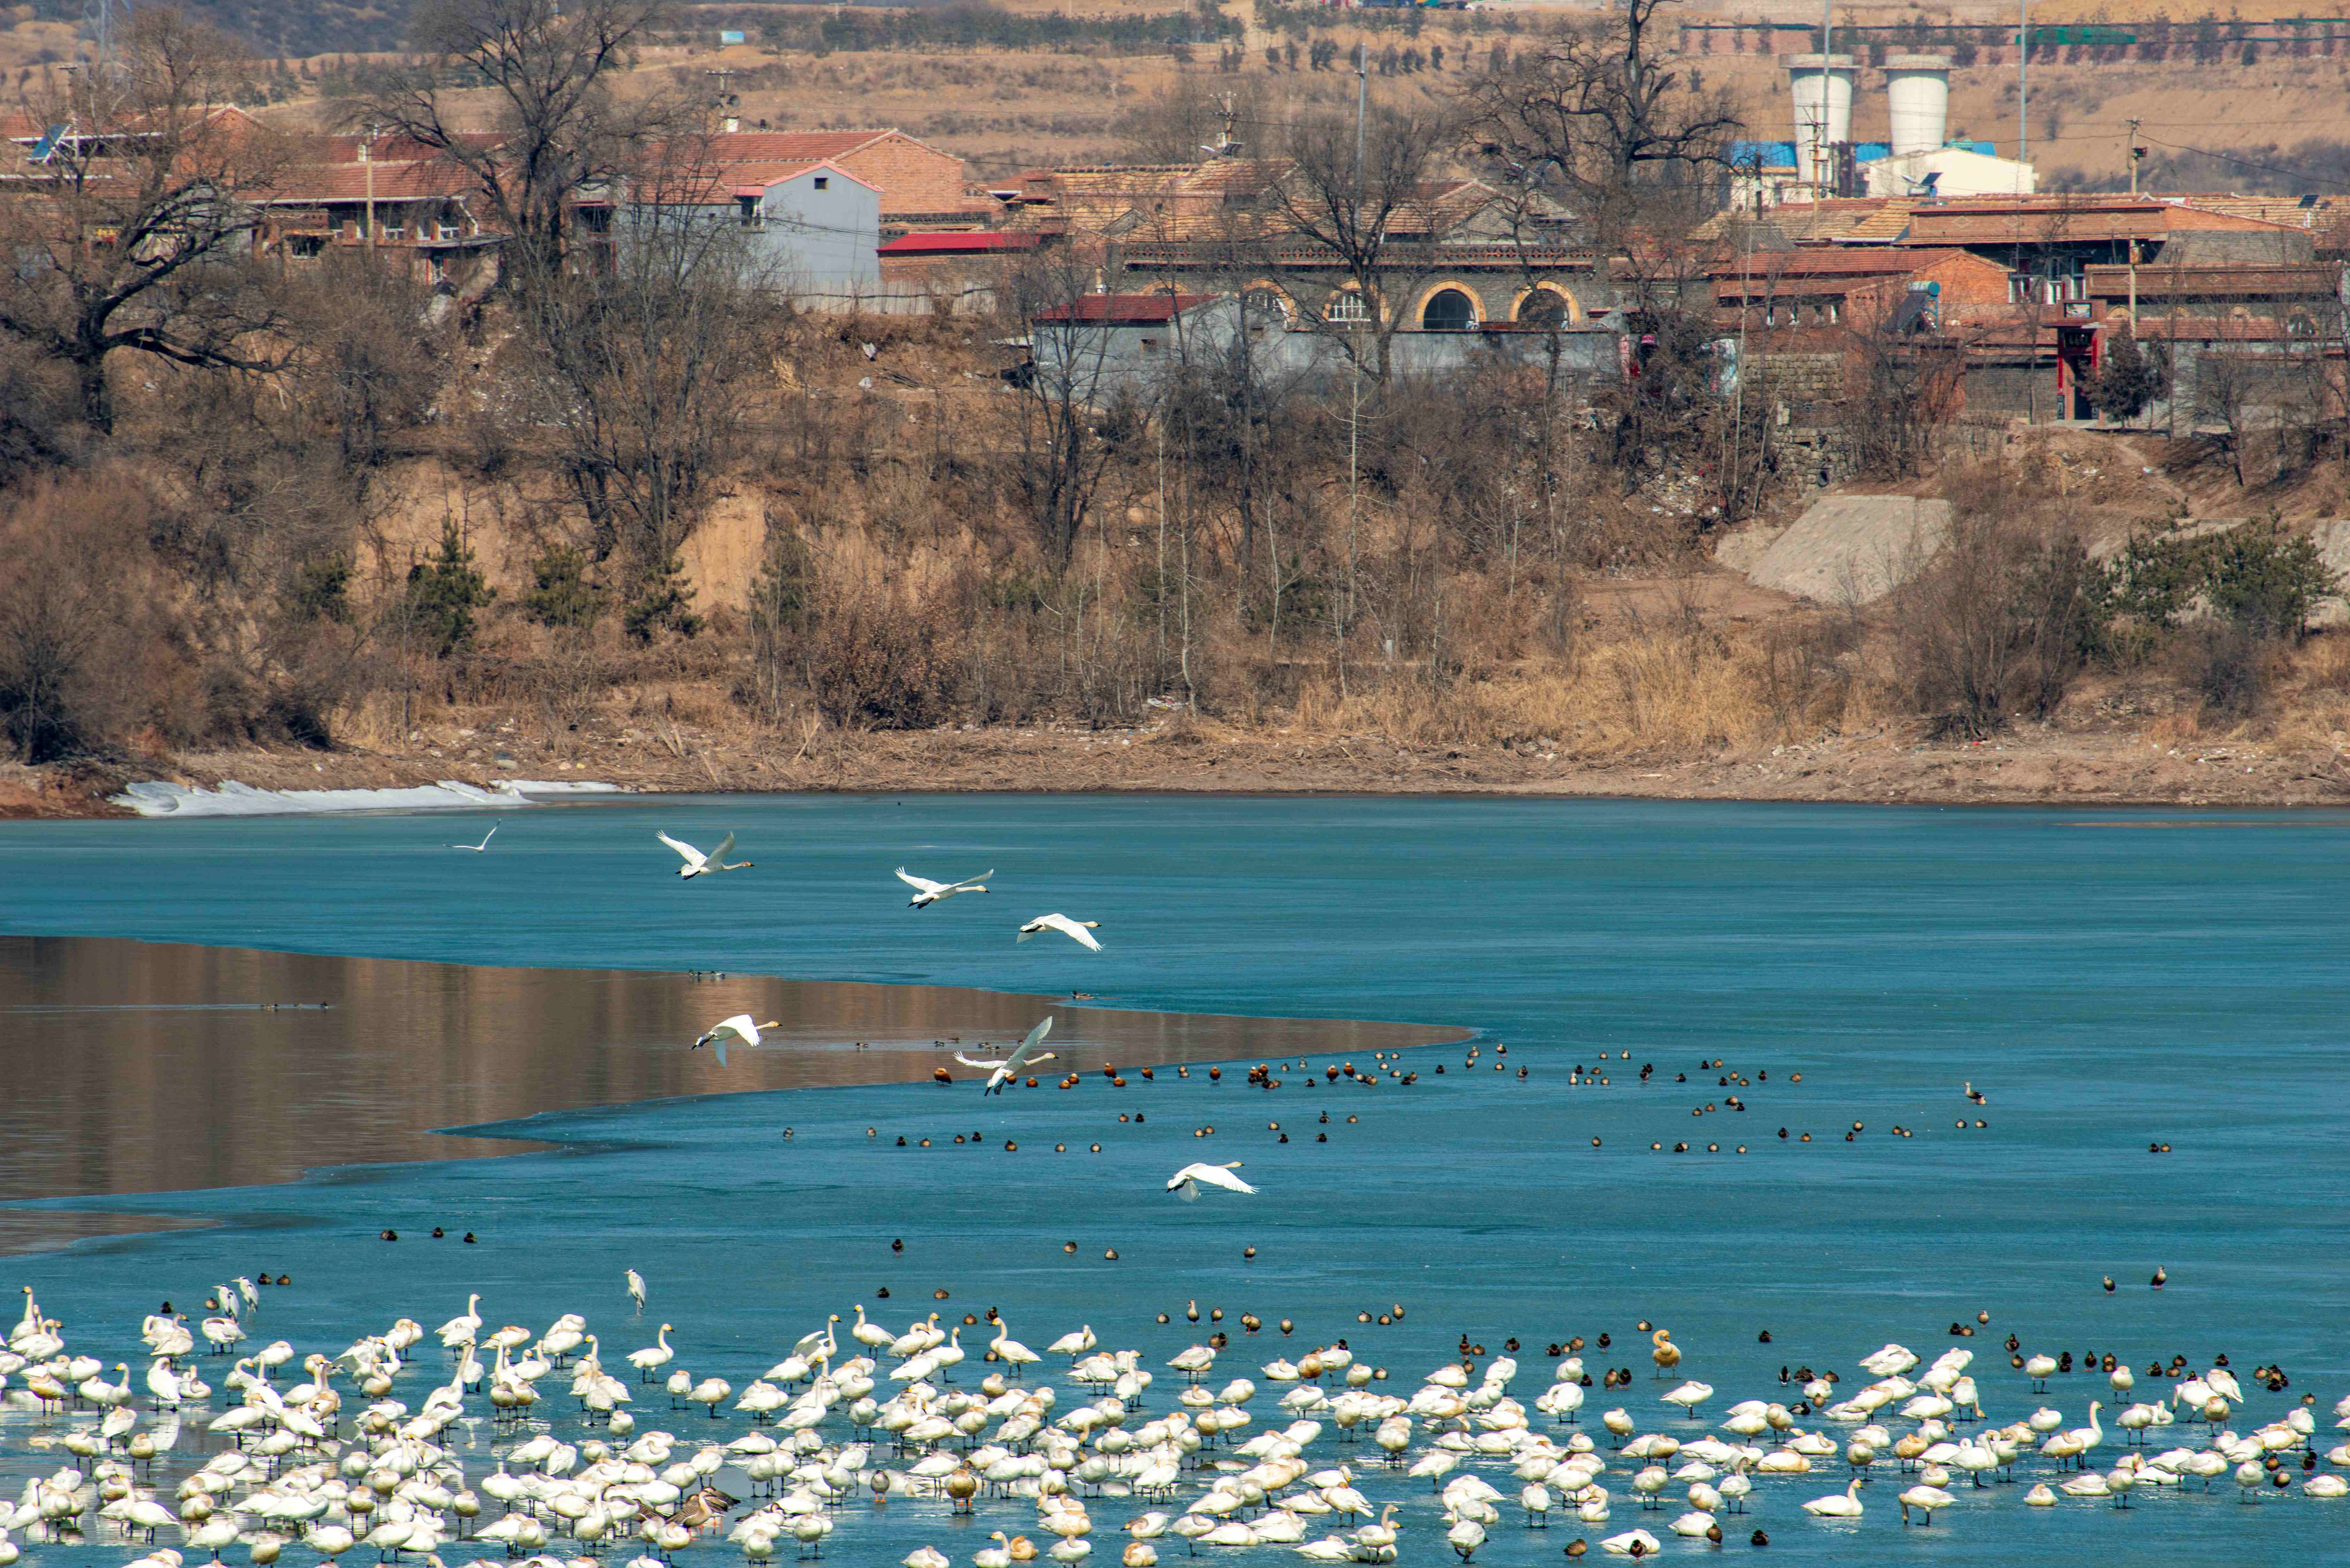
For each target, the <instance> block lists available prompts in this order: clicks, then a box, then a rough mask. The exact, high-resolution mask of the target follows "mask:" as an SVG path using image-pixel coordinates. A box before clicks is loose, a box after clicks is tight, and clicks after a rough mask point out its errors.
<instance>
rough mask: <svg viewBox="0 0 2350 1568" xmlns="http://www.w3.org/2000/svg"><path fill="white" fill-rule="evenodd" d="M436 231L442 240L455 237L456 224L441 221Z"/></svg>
mask: <svg viewBox="0 0 2350 1568" xmlns="http://www.w3.org/2000/svg"><path fill="white" fill-rule="evenodd" d="M438 233H439V234H440V236H441V237H442V239H444V240H453V239H455V238H456V237H457V225H456V224H454V223H442V224H440V225H438Z"/></svg>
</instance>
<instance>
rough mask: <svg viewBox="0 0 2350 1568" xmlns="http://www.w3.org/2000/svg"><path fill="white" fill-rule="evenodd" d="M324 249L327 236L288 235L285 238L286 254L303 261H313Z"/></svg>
mask: <svg viewBox="0 0 2350 1568" xmlns="http://www.w3.org/2000/svg"><path fill="white" fill-rule="evenodd" d="M326 248H327V236H326V235H324V234H288V235H286V253H287V254H290V255H293V256H296V257H297V258H299V259H300V260H303V261H309V260H311V259H313V258H314V257H316V256H317V254H318V253H319V252H320V251H322V250H324V249H326Z"/></svg>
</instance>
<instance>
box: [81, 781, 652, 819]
mask: <svg viewBox="0 0 2350 1568" xmlns="http://www.w3.org/2000/svg"><path fill="white" fill-rule="evenodd" d="M624 793H626V792H625V791H623V790H622V789H621V787H620V786H619V784H599V783H591V782H590V781H588V780H586V779H562V780H554V779H501V780H499V781H498V783H497V784H495V785H494V786H493V787H491V788H489V789H482V788H479V787H477V786H475V785H473V784H464V783H462V782H460V781H458V780H456V779H442V781H441V782H440V783H439V784H419V785H416V786H415V787H413V788H411V789H296V790H275V789H257V788H255V786H254V785H252V784H239V783H237V782H236V781H235V780H234V779H230V780H227V781H226V782H224V783H223V784H222V785H221V786H220V788H218V789H216V790H212V789H196V788H192V787H190V786H189V785H186V784H161V783H155V782H149V783H144V784H131V785H129V786H128V787H126V788H125V789H124V790H123V792H122V793H121V794H118V795H114V796H111V797H110V799H111V801H112V803H113V804H114V805H120V806H127V807H129V808H130V810H132V811H135V812H137V813H138V814H139V815H141V816H318V815H328V814H330V813H339V812H348V811H485V810H486V811H509V810H514V809H516V808H518V807H522V806H526V805H536V804H537V802H536V800H534V799H533V798H532V797H533V796H547V797H565V796H575V795H591V794H624Z"/></svg>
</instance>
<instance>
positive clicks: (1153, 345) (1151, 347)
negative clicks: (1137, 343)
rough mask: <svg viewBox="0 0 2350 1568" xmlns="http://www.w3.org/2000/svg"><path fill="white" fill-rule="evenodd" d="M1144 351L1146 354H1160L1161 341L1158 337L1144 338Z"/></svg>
mask: <svg viewBox="0 0 2350 1568" xmlns="http://www.w3.org/2000/svg"><path fill="white" fill-rule="evenodd" d="M1142 351H1143V352H1144V353H1145V354H1156V353H1158V352H1159V339H1158V338H1156V337H1146V338H1144V339H1143V340H1142Z"/></svg>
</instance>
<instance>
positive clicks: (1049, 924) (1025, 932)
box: [1020, 914, 1101, 952]
mask: <svg viewBox="0 0 2350 1568" xmlns="http://www.w3.org/2000/svg"><path fill="white" fill-rule="evenodd" d="M1098 929H1101V922H1100V921H1099V920H1073V919H1069V917H1068V916H1066V915H1062V914H1052V915H1039V916H1037V917H1036V918H1035V919H1033V920H1031V921H1029V922H1028V923H1027V924H1026V925H1024V926H1023V927H1021V928H1020V940H1022V941H1026V940H1028V939H1029V938H1030V937H1035V936H1042V935H1043V934H1044V933H1045V932H1046V931H1058V932H1060V933H1061V934H1062V935H1063V936H1065V937H1067V938H1068V939H1070V940H1072V941H1075V942H1078V943H1081V944H1083V945H1084V946H1086V947H1089V948H1091V949H1092V950H1094V951H1096V952H1099V951H1101V943H1099V942H1097V941H1096V940H1094V932H1095V931H1097V930H1098Z"/></svg>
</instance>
